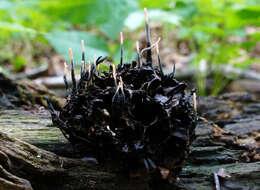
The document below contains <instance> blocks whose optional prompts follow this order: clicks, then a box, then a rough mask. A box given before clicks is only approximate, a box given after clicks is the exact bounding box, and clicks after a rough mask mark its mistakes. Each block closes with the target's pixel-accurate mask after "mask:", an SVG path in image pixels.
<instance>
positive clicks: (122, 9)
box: [86, 0, 138, 40]
mask: <svg viewBox="0 0 260 190" xmlns="http://www.w3.org/2000/svg"><path fill="white" fill-rule="evenodd" d="M91 7H92V10H91V12H90V13H89V14H88V15H87V18H86V21H90V20H92V23H96V24H98V26H99V28H100V30H101V31H102V32H103V33H104V34H105V35H106V36H107V37H108V38H110V39H111V40H114V39H115V38H116V36H117V35H118V34H119V32H120V31H122V29H123V27H124V21H125V19H126V18H127V16H128V15H129V14H130V13H131V12H133V11H135V10H137V8H138V4H137V3H136V1H135V0H131V1H129V0H97V2H95V3H94V4H93V5H92V6H91Z"/></svg>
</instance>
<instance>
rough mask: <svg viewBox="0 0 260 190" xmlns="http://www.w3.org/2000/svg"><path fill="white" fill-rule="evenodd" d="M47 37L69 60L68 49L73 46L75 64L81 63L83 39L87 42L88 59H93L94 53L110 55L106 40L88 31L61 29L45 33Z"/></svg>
mask: <svg viewBox="0 0 260 190" xmlns="http://www.w3.org/2000/svg"><path fill="white" fill-rule="evenodd" d="M45 37H46V39H47V40H48V41H49V42H50V44H51V45H52V46H53V47H54V49H55V50H56V51H57V52H59V53H60V54H61V55H63V56H64V57H65V58H67V60H69V57H68V49H69V48H71V49H72V51H73V56H74V60H75V64H77V65H80V64H81V63H80V60H81V46H80V44H81V40H84V41H85V43H86V44H85V46H86V47H85V49H86V60H93V55H95V54H96V56H107V55H108V46H107V44H106V41H105V40H104V39H103V38H101V37H100V36H98V35H94V34H90V33H88V32H79V31H60V30H59V31H54V32H51V33H48V34H45Z"/></svg>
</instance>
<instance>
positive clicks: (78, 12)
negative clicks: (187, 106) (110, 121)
mask: <svg viewBox="0 0 260 190" xmlns="http://www.w3.org/2000/svg"><path fill="white" fill-rule="evenodd" d="M144 7H146V8H148V14H149V19H150V21H151V30H152V37H154V39H155V38H156V39H157V37H158V36H161V38H162V42H161V47H160V48H161V49H162V50H161V54H162V55H161V56H162V60H163V62H164V64H165V66H166V68H167V67H169V68H170V67H172V65H173V62H176V59H177V58H176V55H179V58H180V57H181V58H185V60H186V61H184V62H187V64H186V65H185V64H184V65H185V67H194V68H196V81H197V87H198V88H199V92H200V94H201V95H208V94H213V95H216V94H218V93H220V92H221V90H222V89H223V88H224V87H225V85H226V84H227V83H228V79H227V78H225V77H224V78H223V76H222V75H221V72H219V71H215V72H213V74H211V76H210V77H211V78H212V79H213V82H212V83H211V85H212V88H211V89H210V90H209V91H207V89H206V78H207V77H206V74H205V72H206V71H205V65H207V67H206V68H208V67H213V68H214V66H218V65H231V66H232V67H237V68H240V69H247V68H248V67H249V66H250V65H251V64H253V63H257V62H259V54H254V53H253V52H254V49H255V48H256V46H257V43H258V42H259V41H260V30H259V27H260V2H259V0H154V1H151V0H73V1H68V0H1V1H0V71H2V72H5V73H17V72H24V71H25V70H28V69H31V68H35V67H36V68H37V67H38V66H40V65H44V64H53V63H54V62H55V60H56V59H54V57H57V56H58V58H59V59H58V60H60V59H65V60H66V59H68V48H72V50H73V53H74V58H75V62H76V64H78V65H79V63H80V56H81V50H80V41H81V40H82V39H83V40H85V45H86V53H87V60H88V59H89V60H93V55H94V54H96V55H97V56H100V55H108V56H109V57H110V61H111V62H115V63H117V62H118V61H119V52H120V49H119V39H118V36H119V32H120V31H123V32H124V38H125V41H124V47H125V51H126V53H125V57H124V59H125V60H126V61H131V60H132V59H135V56H136V54H135V50H134V45H135V41H136V40H140V41H142V39H144V37H143V30H144V18H143V8H144ZM153 41H155V40H153ZM60 55H61V58H60ZM166 55H168V57H167V58H165V59H164V57H163V56H166ZM169 55H172V57H173V58H171V57H169ZM180 62H181V61H180ZM176 66H177V65H176Z"/></svg>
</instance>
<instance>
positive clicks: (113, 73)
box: [112, 64, 117, 86]
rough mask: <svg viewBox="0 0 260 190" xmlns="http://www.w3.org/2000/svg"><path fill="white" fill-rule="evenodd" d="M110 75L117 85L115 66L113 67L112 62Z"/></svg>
mask: <svg viewBox="0 0 260 190" xmlns="http://www.w3.org/2000/svg"><path fill="white" fill-rule="evenodd" d="M112 75H113V78H114V82H115V86H117V81H116V68H115V65H114V64H112Z"/></svg>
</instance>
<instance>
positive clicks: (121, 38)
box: [120, 32, 124, 44]
mask: <svg viewBox="0 0 260 190" xmlns="http://www.w3.org/2000/svg"><path fill="white" fill-rule="evenodd" d="M120 43H121V44H123V43H124V38H123V32H120Z"/></svg>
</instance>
